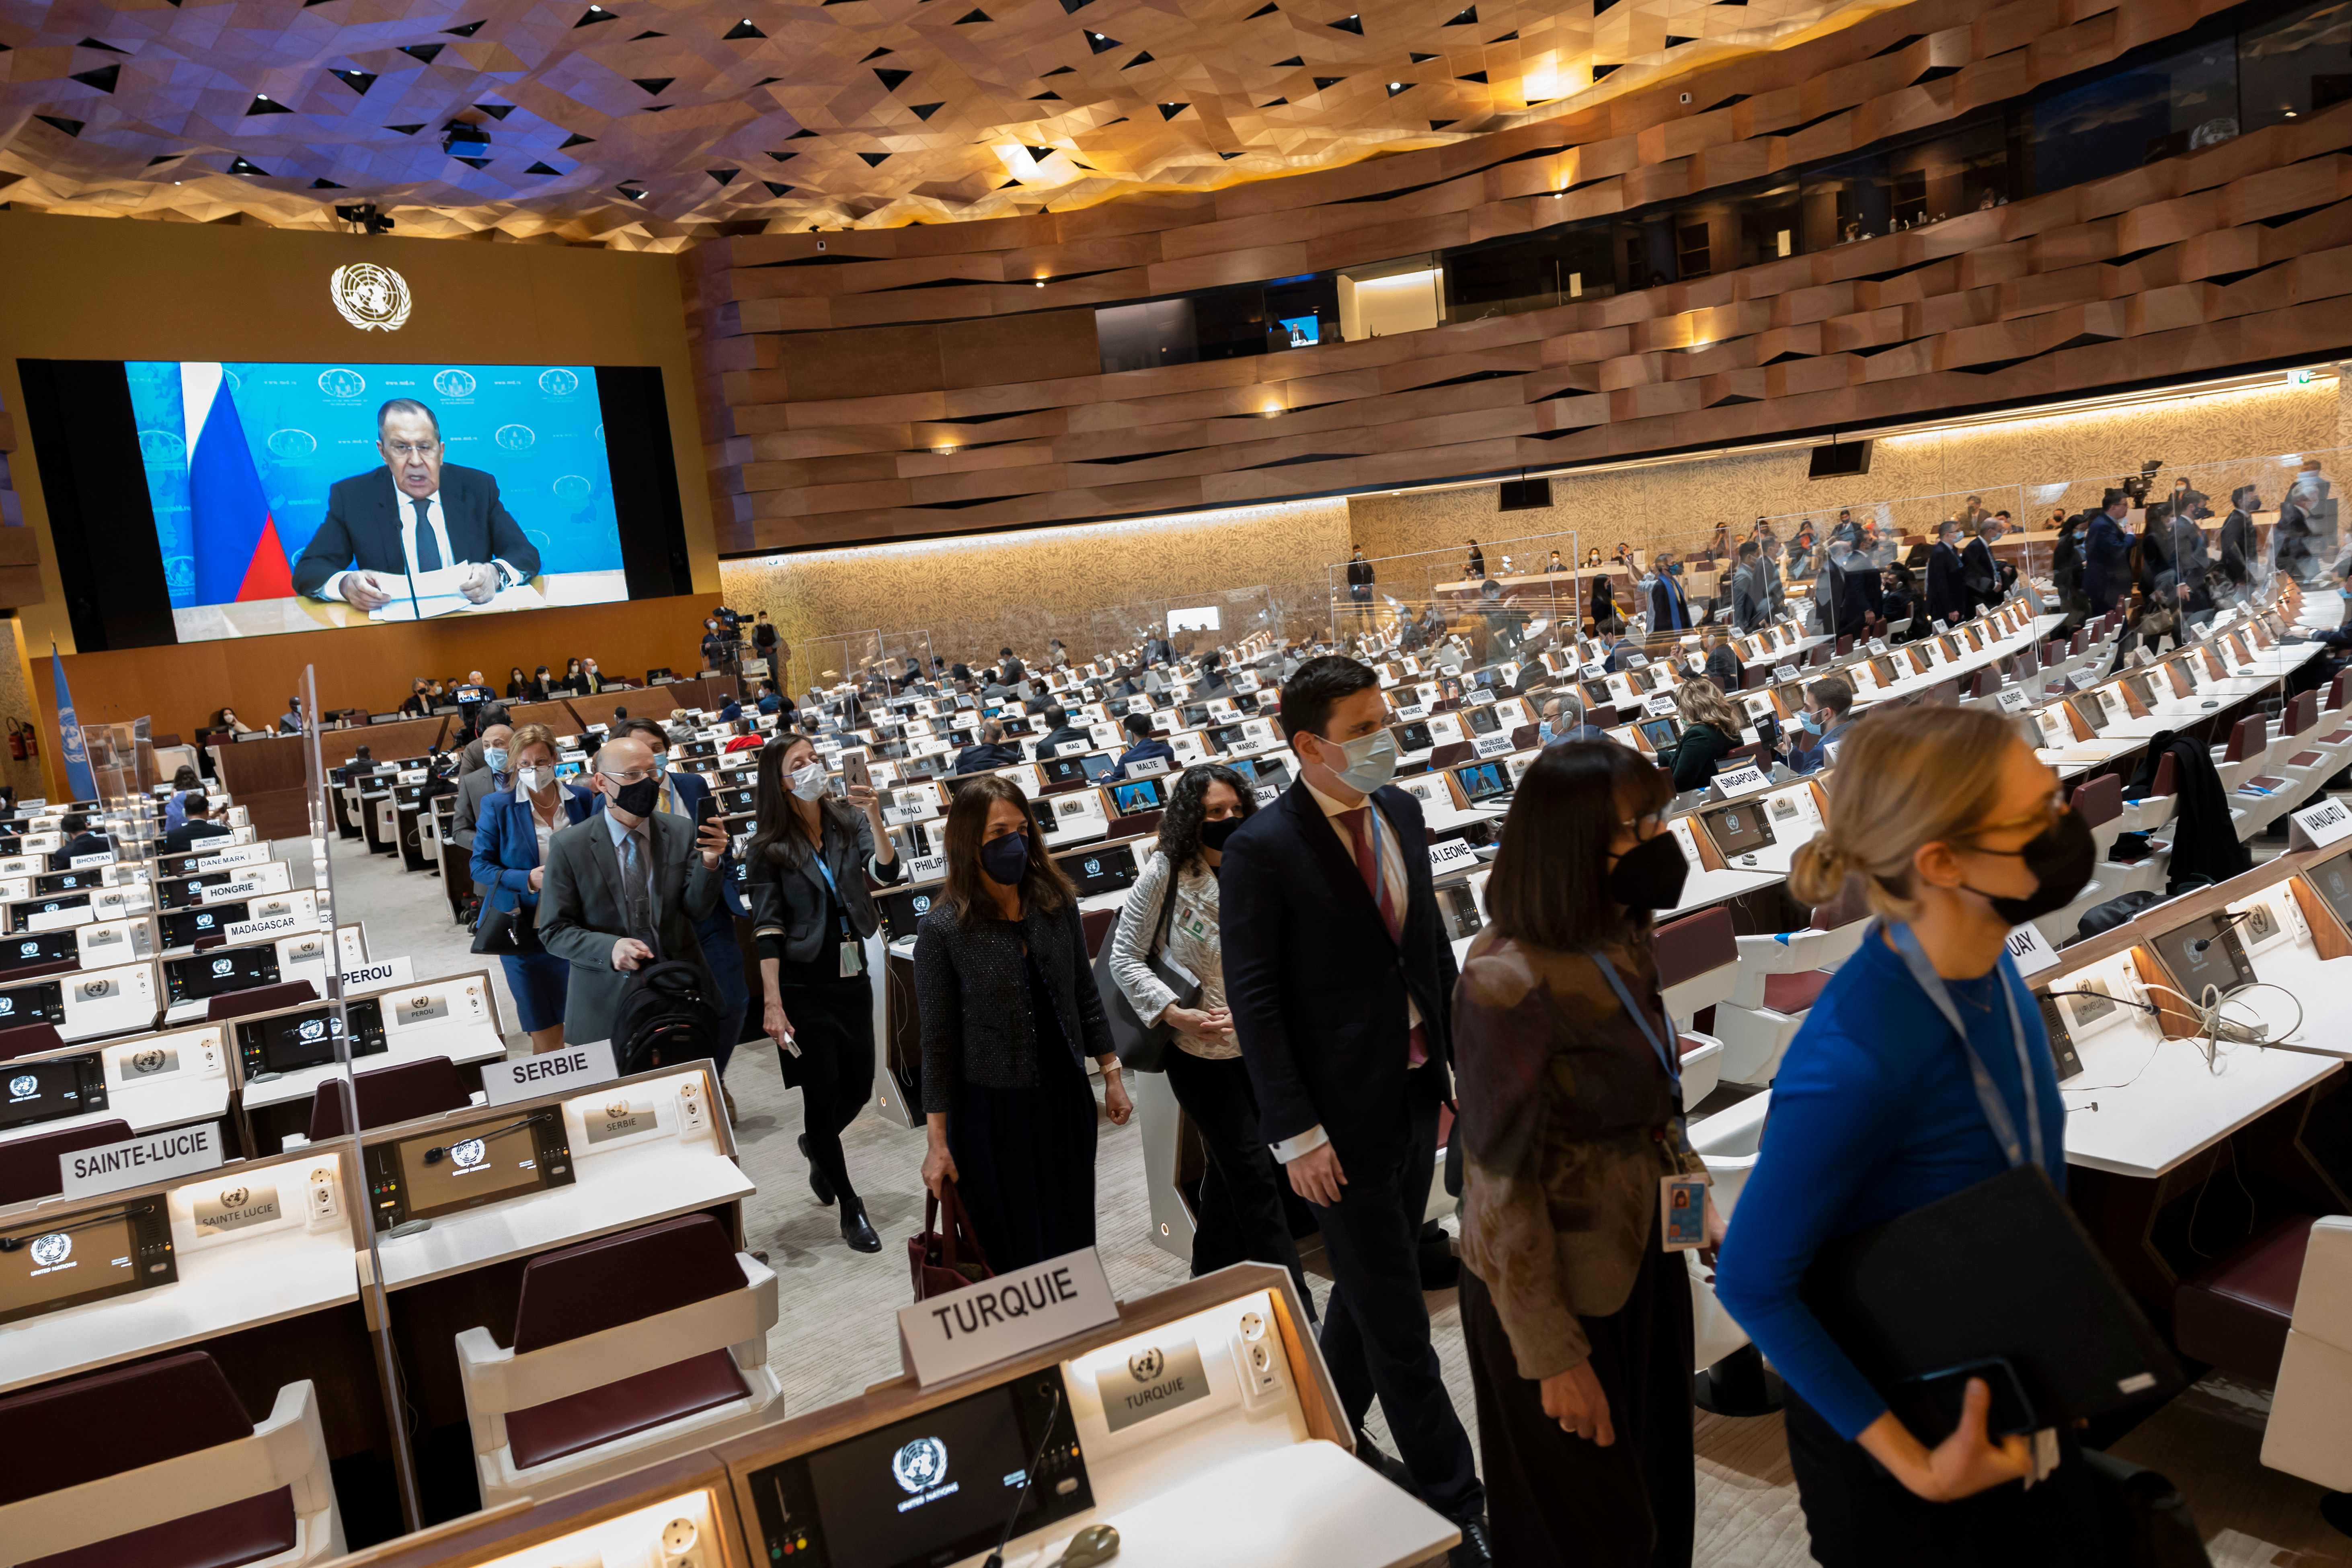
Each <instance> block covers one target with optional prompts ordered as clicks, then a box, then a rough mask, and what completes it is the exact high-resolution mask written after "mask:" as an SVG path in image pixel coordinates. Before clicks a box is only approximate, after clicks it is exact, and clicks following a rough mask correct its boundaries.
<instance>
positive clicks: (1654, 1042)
mask: <svg viewBox="0 0 2352 1568" xmlns="http://www.w3.org/2000/svg"><path fill="white" fill-rule="evenodd" d="M1584 956H1585V957H1587V958H1589V959H1591V960H1592V966H1593V967H1594V968H1595V969H1598V970H1599V971H1601V975H1602V977H1603V978H1604V979H1606V980H1607V981H1608V982H1609V988H1610V989H1611V990H1612V991H1614V992H1616V993H1617V1000H1618V1001H1620V1002H1622V1003H1623V1004H1624V1005H1625V1016H1627V1017H1629V1018H1631V1019H1633V1026H1634V1027H1636V1028H1638V1029H1640V1030H1641V1031H1642V1037H1643V1039H1645V1040H1647V1041H1649V1042H1650V1050H1651V1052H1652V1053H1653V1054H1654V1056H1656V1057H1657V1058H1658V1065H1659V1066H1660V1067H1662V1068H1665V1069H1666V1081H1667V1082H1669V1083H1671V1084H1673V1085H1674V1086H1675V1104H1677V1105H1679V1104H1681V1103H1682V1098H1683V1060H1682V1058H1681V1056H1680V1055H1679V1054H1678V1053H1676V1052H1675V1050H1674V1049H1673V1048H1672V1047H1670V1046H1669V1045H1668V1044H1667V1043H1666V1041H1664V1040H1663V1039H1661V1038H1659V1037H1658V1032H1657V1030H1655V1029H1654V1028H1652V1027H1650V1016H1649V1014H1648V1013H1646V1012H1644V1011H1643V1009H1642V1006H1641V1005H1640V1004H1639V1003H1637V1002H1635V1001H1634V1000H1633V992H1631V991H1629V990H1627V989H1626V988H1625V981H1624V977H1623V976H1622V975H1620V974H1619V973H1617V966H1616V965H1615V964H1613V963H1610V962H1609V955H1608V954H1607V953H1605V952H1601V950H1600V949H1599V948H1597V947H1588V948H1586V949H1585V950H1584Z"/></svg>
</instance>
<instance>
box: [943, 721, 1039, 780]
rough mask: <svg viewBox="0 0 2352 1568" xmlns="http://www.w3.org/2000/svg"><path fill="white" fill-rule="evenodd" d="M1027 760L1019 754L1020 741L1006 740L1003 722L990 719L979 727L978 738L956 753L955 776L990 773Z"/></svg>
mask: <svg viewBox="0 0 2352 1568" xmlns="http://www.w3.org/2000/svg"><path fill="white" fill-rule="evenodd" d="M1027 760H1028V759H1027V758H1025V757H1024V756H1023V755H1022V754H1021V746H1020V742H1016V741H1008V740H1006V739H1005V738H1004V726H1003V723H1001V722H999V721H996V720H994V719H991V720H990V721H988V722H987V723H985V724H982V726H981V727H980V739H979V740H977V741H975V742H972V743H971V745H969V746H966V747H965V748H964V749H963V750H962V751H961V752H957V753H956V763H955V776H956V777H958V778H962V777H963V776H964V775H966V774H967V773H991V772H993V771H994V770H996V769H998V768H1009V767H1011V766H1012V765H1013V763H1019V762H1026V761H1027Z"/></svg>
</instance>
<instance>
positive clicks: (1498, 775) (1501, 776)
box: [1454, 763, 1511, 805]
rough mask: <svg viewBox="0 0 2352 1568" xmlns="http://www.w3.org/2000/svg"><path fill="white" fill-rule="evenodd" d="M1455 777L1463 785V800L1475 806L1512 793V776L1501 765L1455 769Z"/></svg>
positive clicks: (1480, 765)
mask: <svg viewBox="0 0 2352 1568" xmlns="http://www.w3.org/2000/svg"><path fill="white" fill-rule="evenodd" d="M1454 779H1455V780H1456V781H1457V782H1458V783H1459V784H1461V785H1462V795H1463V798H1464V799H1465V800H1467V801H1469V802H1470V803H1471V804H1472V805H1476V804H1477V803H1478V802H1480V801H1482V800H1493V799H1494V798H1495V797H1496V796H1497V795H1508V794H1510V793H1511V780H1510V775H1509V774H1507V773H1504V772H1503V764H1502V763H1470V764H1468V765H1467V766H1465V767H1459V768H1456V769H1454Z"/></svg>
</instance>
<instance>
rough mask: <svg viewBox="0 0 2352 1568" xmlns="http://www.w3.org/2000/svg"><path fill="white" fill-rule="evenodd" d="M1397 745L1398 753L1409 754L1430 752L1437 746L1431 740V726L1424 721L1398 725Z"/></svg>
mask: <svg viewBox="0 0 2352 1568" xmlns="http://www.w3.org/2000/svg"><path fill="white" fill-rule="evenodd" d="M1396 743H1397V750H1398V751H1400V752H1426V751H1430V750H1433V748H1434V747H1435V746H1436V744H1437V742H1435V741H1433V740H1431V739H1430V737H1429V724H1428V722H1427V721H1424V720H1416V721H1414V722H1412V723H1410V724H1400V725H1398V726H1397V732H1396Z"/></svg>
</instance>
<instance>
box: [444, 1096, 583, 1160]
mask: <svg viewBox="0 0 2352 1568" xmlns="http://www.w3.org/2000/svg"><path fill="white" fill-rule="evenodd" d="M552 1114H553V1112H551V1111H546V1110H539V1111H533V1112H532V1113H531V1114H530V1115H529V1116H525V1117H522V1118H521V1119H520V1120H518V1121H509V1122H508V1123H507V1124H506V1125H505V1126H504V1127H493V1128H491V1129H490V1130H489V1131H488V1132H468V1133H467V1135H466V1136H465V1137H463V1138H460V1139H458V1140H457V1143H472V1142H485V1143H487V1142H489V1141H490V1140H491V1139H493V1138H498V1137H502V1136H504V1135H505V1134H507V1133H509V1132H512V1131H515V1130H517V1129H518V1128H523V1127H528V1126H530V1124H531V1123H532V1122H534V1121H546V1120H547V1119H548V1117H550V1116H551V1115H552ZM457 1143H442V1144H437V1145H436V1146H435V1147H433V1148H430V1149H427V1150H426V1151H425V1163H426V1164H428V1165H437V1164H439V1163H441V1162H442V1161H444V1160H446V1159H447V1158H448V1157H449V1151H450V1150H452V1149H454V1148H456V1147H457Z"/></svg>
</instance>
